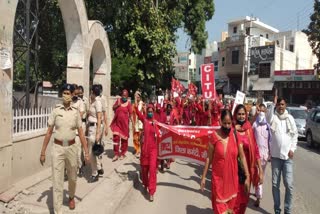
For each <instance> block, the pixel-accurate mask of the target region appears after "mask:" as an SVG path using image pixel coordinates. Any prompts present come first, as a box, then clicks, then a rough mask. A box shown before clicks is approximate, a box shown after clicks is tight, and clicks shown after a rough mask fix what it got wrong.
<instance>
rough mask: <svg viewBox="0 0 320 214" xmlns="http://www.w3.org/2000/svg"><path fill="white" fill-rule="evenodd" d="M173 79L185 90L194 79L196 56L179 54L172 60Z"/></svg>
mask: <svg viewBox="0 0 320 214" xmlns="http://www.w3.org/2000/svg"><path fill="white" fill-rule="evenodd" d="M173 64H174V68H173V69H174V74H175V78H176V79H177V80H179V81H180V82H181V83H182V84H183V86H184V87H185V88H188V84H189V83H190V82H195V79H196V55H195V54H194V53H189V52H179V53H178V54H177V56H176V57H175V58H174V59H173Z"/></svg>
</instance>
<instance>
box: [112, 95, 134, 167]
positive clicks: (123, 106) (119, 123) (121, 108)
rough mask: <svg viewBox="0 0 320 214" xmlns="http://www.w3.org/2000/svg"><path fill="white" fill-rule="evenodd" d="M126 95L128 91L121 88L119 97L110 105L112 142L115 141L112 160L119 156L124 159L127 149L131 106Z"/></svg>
mask: <svg viewBox="0 0 320 214" xmlns="http://www.w3.org/2000/svg"><path fill="white" fill-rule="evenodd" d="M128 96H129V94H128V91H127V90H123V91H122V94H121V98H120V99H118V100H117V101H116V102H115V104H114V105H113V107H112V108H113V111H114V117H113V120H112V122H111V125H110V128H111V131H112V132H113V142H114V143H115V144H114V146H113V151H114V157H113V161H117V160H118V159H119V158H120V160H122V159H124V158H125V155H126V152H127V151H128V138H129V120H130V118H131V114H132V107H131V103H130V101H129V100H128ZM120 150H121V151H120Z"/></svg>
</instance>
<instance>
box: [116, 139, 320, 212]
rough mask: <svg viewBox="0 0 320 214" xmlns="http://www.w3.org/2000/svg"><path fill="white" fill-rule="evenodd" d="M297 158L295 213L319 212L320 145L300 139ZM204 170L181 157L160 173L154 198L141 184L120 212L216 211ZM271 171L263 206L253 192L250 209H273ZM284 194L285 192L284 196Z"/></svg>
mask: <svg viewBox="0 0 320 214" xmlns="http://www.w3.org/2000/svg"><path fill="white" fill-rule="evenodd" d="M294 158H295V165H294V178H295V195H294V210H293V213H299V214H301V213H303V214H312V213H314V214H316V213H319V212H320V211H319V210H320V203H319V199H320V187H319V181H320V180H319V178H320V169H319V164H320V149H312V150H311V149H309V148H308V147H307V146H306V145H305V143H304V142H299V148H298V150H297V152H296V153H295V157H294ZM201 173H202V167H201V166H199V165H197V164H192V163H187V162H184V161H182V160H177V161H176V162H175V163H174V164H173V165H172V168H171V170H170V171H166V172H165V173H164V174H161V173H159V174H158V186H157V187H158V189H157V192H156V195H155V201H154V202H149V201H148V198H147V197H146V195H145V194H144V193H143V190H142V187H141V185H137V187H136V188H135V189H133V190H132V191H131V192H130V193H129V194H128V195H127V197H126V198H125V199H124V200H123V201H122V204H121V206H120V208H119V209H118V211H117V214H124V213H130V214H141V213H153V214H160V213H161V214H162V213H168V214H170V213H174V214H185V213H187V214H209V213H212V210H211V200H210V197H211V192H210V182H209V180H208V181H207V186H206V191H205V192H204V193H201V192H200V191H199V181H200V180H199V177H200V174H201ZM270 174H271V170H270V166H269V167H268V169H267V174H266V178H265V191H264V198H263V201H262V202H261V208H258V209H257V208H255V207H253V206H252V203H253V198H254V197H253V196H252V200H251V201H250V205H249V207H248V210H247V213H249V214H250V213H272V211H273V202H272V195H271V178H270ZM209 179H210V178H209ZM282 192H283V189H282ZM283 198H284V197H283V195H282V200H283Z"/></svg>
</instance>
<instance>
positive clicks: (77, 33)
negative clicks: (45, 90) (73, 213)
mask: <svg viewBox="0 0 320 214" xmlns="http://www.w3.org/2000/svg"><path fill="white" fill-rule="evenodd" d="M58 3H59V7H60V10H61V13H62V17H63V21H64V27H65V33H66V40H67V49H68V51H67V54H68V59H67V81H68V82H70V83H77V84H81V85H83V86H84V87H85V89H87V90H86V91H87V92H86V95H88V89H89V76H88V75H89V65H90V56H91V53H93V55H94V58H95V62H96V67H97V68H98V69H97V71H98V72H97V74H99V76H97V80H98V82H99V83H101V84H103V85H104V86H105V87H104V88H105V95H106V96H107V97H109V96H110V84H109V85H107V84H108V83H110V73H111V55H110V49H109V41H108V38H107V35H106V32H105V31H104V29H103V27H102V24H101V23H100V22H97V21H90V22H89V21H88V17H87V13H86V8H85V4H84V1H83V0H58ZM17 4H18V0H9V1H0V14H1V19H0V54H1V52H3V50H5V52H6V53H9V58H10V61H11V62H13V59H12V53H13V32H14V23H15V14H16V9H17ZM89 25H90V27H89ZM89 30H90V33H89ZM100 53H102V54H103V53H104V54H105V55H104V56H105V58H104V59H101V58H99V56H98V55H99V54H100ZM88 60H89V62H88ZM99 64H100V66H98V65H99ZM100 74H101V76H100ZM12 85H13V67H11V68H9V69H6V70H3V69H2V68H1V62H0V96H1V97H4V98H5V99H0V127H2V128H1V129H0V136H1V141H0V192H2V191H3V190H5V189H6V188H8V187H9V186H10V182H11V180H12V179H11V175H12V156H13V154H12V152H13V142H12Z"/></svg>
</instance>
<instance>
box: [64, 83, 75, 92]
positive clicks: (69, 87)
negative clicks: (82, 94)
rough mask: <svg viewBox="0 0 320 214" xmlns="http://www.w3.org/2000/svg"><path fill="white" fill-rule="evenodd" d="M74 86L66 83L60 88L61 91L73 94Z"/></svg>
mask: <svg viewBox="0 0 320 214" xmlns="http://www.w3.org/2000/svg"><path fill="white" fill-rule="evenodd" d="M74 89H75V88H74V86H73V85H72V84H68V83H66V84H64V85H63V86H62V88H61V91H66V90H67V91H70V92H71V93H73V92H74Z"/></svg>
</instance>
